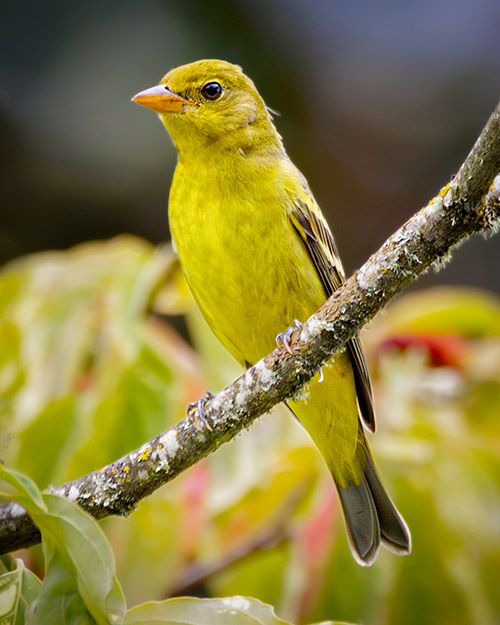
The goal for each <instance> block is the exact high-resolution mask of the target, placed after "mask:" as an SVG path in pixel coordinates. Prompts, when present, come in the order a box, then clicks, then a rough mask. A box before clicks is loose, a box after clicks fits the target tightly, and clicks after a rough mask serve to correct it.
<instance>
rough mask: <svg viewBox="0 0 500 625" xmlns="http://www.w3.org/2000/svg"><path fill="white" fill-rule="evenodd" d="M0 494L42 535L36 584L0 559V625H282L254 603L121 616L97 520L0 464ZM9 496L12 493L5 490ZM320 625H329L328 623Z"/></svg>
mask: <svg viewBox="0 0 500 625" xmlns="http://www.w3.org/2000/svg"><path fill="white" fill-rule="evenodd" d="M0 480H2V481H3V482H4V483H6V484H8V485H9V486H10V487H11V488H10V490H9V492H5V493H0V494H1V495H2V496H3V498H4V499H8V500H10V501H12V502H15V503H16V504H20V505H22V506H23V507H24V508H25V509H26V510H27V511H28V512H29V514H30V516H31V518H32V519H33V520H34V521H35V523H36V524H37V526H38V527H39V529H40V531H41V534H42V546H43V551H44V558H45V574H44V579H43V582H41V581H40V579H38V578H37V577H36V575H34V574H33V573H32V572H30V571H29V570H27V569H26V568H25V566H24V563H23V561H22V560H21V559H19V558H18V559H16V560H14V559H12V558H11V557H10V556H3V557H2V558H1V560H0V618H1V619H2V621H1V622H2V625H24V624H25V623H26V625H54V624H57V625H73V624H76V623H78V625H121V624H123V623H126V625H133V624H134V623H136V624H137V625H139V624H141V625H144V624H146V623H151V624H154V623H156V624H160V623H165V624H167V625H168V624H170V625H173V624H174V623H175V624H177V625H182V624H183V623H184V624H185V625H189V624H191V623H197V624H198V625H204V624H207V625H211V624H213V625H241V624H243V623H246V624H248V625H252V624H255V625H280V624H282V625H290V624H287V623H286V622H285V621H283V620H281V619H279V618H277V617H276V614H275V612H274V610H273V608H272V607H271V606H268V605H264V604H263V603H261V602H260V601H258V600H256V599H251V598H246V597H241V596H235V597H225V598H223V599H206V600H200V599H188V598H181V599H170V600H166V601H163V602H151V603H146V604H142V605H140V606H137V607H136V608H133V609H132V610H129V611H128V612H127V613H126V614H125V611H126V604H125V598H124V596H123V593H122V589H121V587H120V584H119V582H118V580H117V579H116V576H115V567H114V560H113V554H112V552H111V548H110V545H109V543H108V541H107V540H106V537H105V536H104V534H103V532H102V530H101V529H100V527H99V525H98V524H97V522H96V521H95V520H94V519H93V518H92V517H91V516H90V515H89V514H87V513H86V512H85V511H84V510H82V509H81V508H80V507H79V506H78V505H76V504H75V503H73V502H71V501H69V500H67V499H64V498H62V497H59V496H58V495H54V494H50V493H47V494H42V493H40V491H39V490H38V488H37V486H36V485H35V483H34V482H33V481H32V480H31V479H29V478H28V477H26V476H25V475H23V474H21V473H18V472H17V471H12V470H10V471H9V470H8V469H5V468H4V467H2V466H0ZM12 490H14V492H12ZM323 625H335V624H334V623H333V622H332V621H328V623H326V622H324V623H323Z"/></svg>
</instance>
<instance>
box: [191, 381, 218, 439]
mask: <svg viewBox="0 0 500 625" xmlns="http://www.w3.org/2000/svg"><path fill="white" fill-rule="evenodd" d="M212 397H215V395H214V394H213V393H212V391H208V390H207V391H205V395H204V396H203V397H200V399H198V401H195V402H194V403H192V404H188V405H187V406H186V414H187V416H188V417H193V416H196V417H197V418H198V419H199V420H200V421H201V422H202V423H203V425H204V426H205V427H206V428H207V430H210V432H212V431H213V428H212V426H211V425H210V423H209V422H208V421H207V419H206V417H205V403H206V402H207V401H208V400H209V399H212Z"/></svg>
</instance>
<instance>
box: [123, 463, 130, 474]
mask: <svg viewBox="0 0 500 625" xmlns="http://www.w3.org/2000/svg"><path fill="white" fill-rule="evenodd" d="M128 471H130V467H129V465H128V464H127V465H126V466H124V467H123V472H124V473H127V472H128Z"/></svg>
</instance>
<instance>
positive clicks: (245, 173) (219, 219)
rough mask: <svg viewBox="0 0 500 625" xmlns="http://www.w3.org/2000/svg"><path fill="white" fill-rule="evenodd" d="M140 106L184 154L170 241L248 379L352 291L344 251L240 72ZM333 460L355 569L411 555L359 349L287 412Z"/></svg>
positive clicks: (218, 65)
mask: <svg viewBox="0 0 500 625" xmlns="http://www.w3.org/2000/svg"><path fill="white" fill-rule="evenodd" d="M133 100H134V101H135V102H137V103H139V104H142V105H144V106H146V107H148V108H150V109H152V110H153V111H156V112H157V113H159V116H160V119H161V120H162V122H163V123H164V125H165V127H166V129H167V130H168V132H169V133H170V135H171V137H172V139H173V141H174V143H175V146H176V148H177V152H178V157H179V160H178V164H177V167H176V169H175V174H174V177H173V181H172V187H171V190H170V199H169V218H170V228H171V232H172V237H173V240H174V244H175V247H176V249H177V252H178V254H179V259H180V262H181V265H182V267H183V270H184V273H185V275H186V278H187V281H188V284H189V286H190V288H191V290H192V292H193V295H194V297H195V299H196V302H197V303H198V305H199V307H200V309H201V311H202V313H203V315H204V317H205V319H206V320H207V321H208V323H209V325H210V327H211V328H212V330H213V332H214V333H215V334H216V336H217V337H218V338H219V340H220V341H221V342H222V343H223V344H224V346H225V347H226V348H227V349H228V350H229V351H230V352H231V354H233V356H234V357H235V358H236V359H237V360H239V362H240V363H241V364H242V365H244V366H246V367H248V366H250V365H252V364H254V363H256V362H257V361H258V360H259V359H260V358H262V357H263V356H265V355H266V354H268V353H269V352H271V351H272V350H273V348H274V347H275V341H276V337H277V336H281V337H283V336H285V339H288V338H289V336H290V333H289V332H288V334H285V335H283V334H282V333H281V330H282V329H283V328H284V327H285V326H286V325H287V323H290V322H292V321H293V320H296V319H297V320H305V319H307V318H308V317H310V315H311V314H312V313H314V312H315V311H316V310H317V308H319V306H320V305H321V304H322V303H323V302H324V301H325V299H326V298H327V297H328V296H330V295H331V294H332V293H333V292H334V291H335V290H336V289H337V288H338V287H339V285H340V284H341V282H342V281H343V279H344V274H343V269H342V265H341V263H340V260H339V257H338V254H337V249H336V246H335V242H334V240H333V236H332V234H331V232H330V229H329V227H328V224H327V222H326V221H325V218H324V217H323V215H322V213H321V211H320V209H319V207H318V205H317V204H316V201H315V200H314V197H313V195H312V193H311V191H310V189H309V186H308V184H307V181H306V180H305V178H304V176H303V175H302V174H301V173H300V172H299V171H298V169H297V168H296V167H295V166H294V165H293V163H292V162H291V160H290V159H289V157H288V155H287V153H286V152H285V149H284V147H283V143H282V140H281V137H280V135H279V134H278V132H277V130H276V128H275V127H274V124H273V122H272V118H271V114H270V111H269V109H268V108H266V105H265V104H264V101H263V100H262V98H261V96H260V95H259V93H258V91H257V89H256V88H255V85H254V84H253V82H252V81H251V80H250V79H249V78H248V77H247V76H245V74H243V72H242V70H241V68H240V67H239V66H237V65H232V64H230V63H227V62H225V61H217V60H204V61H197V62H195V63H191V64H189V65H183V66H182V67H178V68H176V69H173V70H171V71H170V72H168V74H166V76H164V78H163V79H162V80H161V81H160V84H158V85H156V86H155V87H152V88H150V89H147V90H145V91H142V92H141V93H138V94H137V95H136V96H135V97H134V98H133ZM288 405H289V407H290V408H291V410H292V411H293V412H294V414H295V415H296V416H297V417H298V419H299V420H300V422H301V423H302V424H303V426H304V427H305V428H306V430H307V431H308V432H309V434H310V436H311V438H312V439H313V441H314V442H315V443H316V445H317V447H318V448H319V450H320V452H321V454H322V455H323V457H324V459H325V461H326V463H327V465H328V468H329V470H330V472H331V475H332V477H333V479H334V481H335V484H336V486H337V490H338V493H339V496H340V500H341V502H342V508H343V511H344V517H345V521H346V527H347V533H348V537H349V541H350V545H351V550H352V552H353V555H354V557H355V558H356V560H357V561H358V562H359V563H360V564H363V565H370V564H372V563H373V562H374V560H375V558H376V557H377V554H378V550H379V546H380V543H381V542H382V544H383V545H385V546H386V547H387V548H389V549H391V550H392V551H394V552H396V553H398V554H407V553H409V552H410V534H409V531H408V528H407V526H406V524H405V522H404V521H403V519H402V518H401V516H400V514H399V513H398V511H397V510H396V508H395V506H394V504H393V503H392V501H391V499H390V498H389V496H388V494H387V493H386V491H385V489H384V487H383V486H382V483H381V481H380V478H379V475H378V473H377V470H376V468H375V465H374V463H373V460H372V457H371V454H370V450H369V448H368V445H367V442H366V438H365V434H364V430H363V425H362V423H363V424H364V426H365V427H366V428H367V429H368V430H370V431H372V432H373V431H374V430H375V419H374V412H373V400H372V392H371V384H370V377H369V373H368V369H367V366H366V362H365V357H364V354H363V349H362V347H361V344H360V342H359V340H358V339H354V340H352V341H351V342H350V343H349V345H348V347H347V349H346V351H345V352H343V353H340V354H337V355H336V356H335V358H334V359H333V360H332V361H330V362H329V363H328V364H327V365H326V367H324V379H323V380H322V379H321V377H320V375H318V374H317V375H316V376H315V377H314V378H313V380H312V381H311V383H310V386H309V399H308V401H307V402H289V403H288Z"/></svg>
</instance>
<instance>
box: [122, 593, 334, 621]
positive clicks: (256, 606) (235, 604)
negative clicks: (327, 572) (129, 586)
mask: <svg viewBox="0 0 500 625" xmlns="http://www.w3.org/2000/svg"><path fill="white" fill-rule="evenodd" d="M161 623H164V624H165V623H169V624H170V625H289V623H288V621H283V620H282V619H280V618H278V617H277V616H276V614H275V612H274V608H273V607H271V606H270V605H266V604H265V603H262V602H261V601H258V600H257V599H252V598H250V597H241V596H235V597H225V598H223V599H191V598H182V597H181V598H179V599H169V600H167V601H163V602H161V603H145V604H144V605H141V606H138V607H136V608H133V609H132V610H129V611H128V612H127V614H126V615H125V620H124V625H147V624H148V625H160V624H161ZM318 625H321V624H318ZM322 625H336V624H335V623H334V622H333V621H325V622H324V623H323V624H322ZM337 625H340V624H337Z"/></svg>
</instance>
